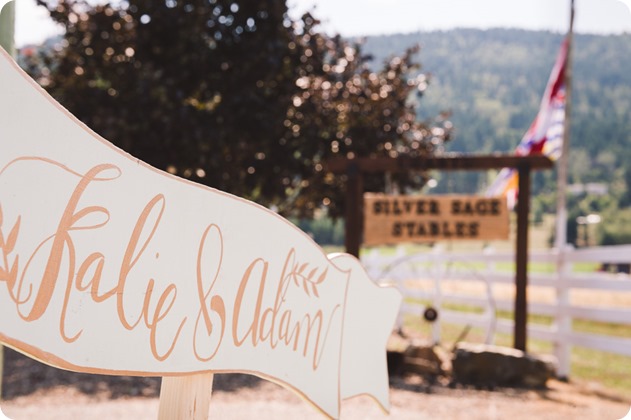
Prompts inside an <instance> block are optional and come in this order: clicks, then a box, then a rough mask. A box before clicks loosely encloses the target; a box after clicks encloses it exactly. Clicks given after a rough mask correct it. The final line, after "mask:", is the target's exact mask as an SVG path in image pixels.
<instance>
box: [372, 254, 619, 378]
mask: <svg viewBox="0 0 631 420" xmlns="http://www.w3.org/2000/svg"><path fill="white" fill-rule="evenodd" d="M514 259H515V257H514V254H512V253H496V252H493V251H485V252H478V253H459V252H445V251H444V250H441V249H440V248H435V249H433V250H432V251H430V252H427V253H420V254H406V252H405V251H404V249H403V248H398V249H397V252H396V253H395V254H393V255H385V254H384V253H382V252H378V251H373V252H370V253H368V254H367V255H364V256H362V263H363V265H364V267H365V268H366V270H367V272H368V274H369V275H370V276H371V277H372V278H373V280H375V281H376V282H379V283H391V284H395V285H396V286H397V287H398V288H399V290H401V292H402V293H403V295H404V303H403V305H402V307H401V312H400V314H399V318H398V321H397V322H398V324H399V326H401V325H402V322H403V316H404V315H406V314H413V315H415V316H420V314H421V313H422V312H423V310H424V309H425V307H426V306H429V305H431V306H432V307H434V308H435V309H437V310H438V311H439V313H440V316H439V321H440V322H444V323H452V324H460V325H470V326H475V327H480V328H482V329H484V330H485V333H486V334H485V336H486V341H487V342H488V343H492V342H493V341H494V336H495V333H498V332H499V333H508V334H512V333H513V331H514V322H513V321H512V320H509V319H498V317H497V311H498V310H500V311H508V312H511V311H513V310H514V301H513V300H512V299H511V298H510V297H508V298H506V297H503V298H502V297H499V298H498V297H497V295H498V293H497V292H498V288H499V287H503V288H504V289H506V287H507V285H514V283H515V274H514V268H513V267H512V265H511V264H512V263H513V262H514ZM529 262H530V263H539V264H543V265H544V266H545V267H544V268H545V270H543V271H544V272H541V270H535V269H534V268H532V267H531V269H529V273H528V284H529V285H531V286H537V287H538V288H543V289H544V290H546V289H547V291H548V293H547V295H546V296H547V298H546V299H541V298H539V299H537V298H531V299H529V302H528V312H529V314H537V315H545V316H548V317H551V318H552V323H551V324H550V325H542V324H534V323H529V324H528V327H527V328H528V336H529V337H533V338H537V339H540V340H544V341H548V342H552V343H553V345H554V349H555V355H556V356H557V358H558V361H559V366H558V373H559V375H560V376H566V377H567V376H569V374H570V350H571V347H572V346H581V347H587V348H591V349H595V350H600V351H606V352H611V353H616V354H620V355H624V356H631V338H623V337H612V336H605V335H602V334H588V333H583V332H578V331H573V328H572V321H573V320H575V319H581V320H587V321H595V322H602V323H614V324H623V325H631V276H629V275H628V274H624V273H611V272H598V271H594V272H581V271H580V267H579V264H581V265H584V264H585V263H595V264H597V265H599V266H606V265H607V264H609V265H611V264H629V263H631V245H619V246H608V247H593V248H583V249H574V248H571V247H568V248H566V249H564V250H561V251H559V250H549V251H539V252H537V251H535V252H531V253H530V255H529ZM454 282H456V283H455V284H456V285H463V284H465V285H466V284H476V285H477V286H478V287H477V288H476V289H477V290H476V291H474V292H472V291H470V290H469V291H468V293H463V292H462V291H456V292H454V290H453V289H454V287H448V285H449V284H450V283H454ZM428 285H429V286H428ZM480 286H481V287H480ZM465 289H466V288H465ZM584 290H596V291H599V292H601V293H606V294H607V295H608V296H610V297H612V299H613V300H616V298H620V296H621V295H624V296H626V297H625V298H623V299H618V300H620V301H621V302H622V304H618V305H617V306H618V307H613V306H612V305H607V304H605V305H602V304H601V305H598V303H602V302H592V301H591V299H587V300H588V302H584V300H585V299H583V302H573V299H571V297H572V294H573V293H574V292H575V291H584ZM465 292H467V290H465ZM583 294H585V292H583ZM546 300H547V301H546ZM574 300H575V301H576V299H574ZM458 306H461V307H465V306H466V307H467V308H475V310H474V312H473V313H472V312H471V311H470V310H469V311H465V310H454V309H453V308H454V307H456V308H457V307H458ZM432 335H433V339H434V340H435V341H439V340H440V325H439V324H438V323H435V325H434V326H433V327H432Z"/></svg>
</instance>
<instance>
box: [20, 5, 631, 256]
mask: <svg viewBox="0 0 631 420" xmlns="http://www.w3.org/2000/svg"><path fill="white" fill-rule="evenodd" d="M40 4H43V5H45V6H46V7H48V8H49V9H50V10H51V14H52V15H53V16H54V18H55V19H56V20H57V21H59V22H61V23H63V24H64V25H65V26H66V28H67V31H66V35H65V36H64V37H63V39H61V40H59V39H56V40H50V41H49V42H48V44H47V45H46V46H45V47H44V48H36V49H34V48H31V49H28V48H26V49H23V50H22V51H21V56H20V57H21V58H20V59H21V65H22V66H23V67H25V68H26V69H27V71H29V72H30V73H31V74H32V75H33V76H34V77H35V78H36V79H37V80H38V81H39V82H40V83H41V84H42V85H43V86H44V87H46V89H48V90H49V92H51V93H52V94H53V95H54V96H55V97H56V98H57V99H59V100H60V101H61V102H62V103H63V104H64V105H65V106H66V107H68V108H69V109H70V110H71V111H72V112H73V113H75V115H77V116H78V117H79V118H80V119H81V120H83V121H84V122H86V123H87V124H88V125H89V126H90V127H92V128H94V129H95V130H96V131H97V132H98V133H100V134H101V135H103V136H104V137H105V138H107V139H108V140H111V141H113V142H114V143H115V144H117V145H118V146H120V147H122V148H123V149H125V150H126V151H128V152H130V153H131V154H132V155H134V156H137V157H139V158H140V159H142V160H145V161H147V162H149V163H150V164H152V165H154V166H156V167H158V168H161V169H165V170H168V171H170V172H172V173H175V174H177V175H179V176H183V177H185V178H189V179H192V180H194V181H196V182H201V183H204V184H207V185H210V186H213V187H217V188H219V189H222V190H225V191H228V192H232V193H235V194H237V195H241V196H243V197H246V198H249V199H253V200H255V201H257V202H259V203H261V204H263V205H265V206H268V207H271V208H273V209H276V210H277V211H279V212H281V213H282V214H284V215H286V216H292V217H301V218H302V217H307V218H313V217H314V215H318V216H321V217H326V216H327V215H330V216H334V217H337V216H339V215H341V214H343V213H342V211H343V208H342V205H343V187H342V182H343V181H344V177H337V178H336V177H333V176H331V175H327V174H326V172H325V171H324V170H323V163H324V161H325V160H326V159H327V158H329V157H332V156H349V157H350V156H371V155H381V156H398V155H400V154H401V153H412V154H419V155H424V154H431V153H443V152H444V151H447V152H452V151H453V152H464V153H491V152H498V151H499V152H506V153H510V152H512V151H513V150H514V148H515V146H516V145H517V143H518V142H519V140H520V139H521V136H522V135H523V133H524V132H525V131H526V130H527V128H528V126H529V125H530V123H531V122H532V120H533V118H534V116H535V115H536V113H537V109H538V107H539V103H540V100H541V95H542V93H543V90H544V87H545V83H546V81H547V78H548V75H549V74H550V69H551V68H552V64H553V62H554V59H555V56H556V54H557V52H558V49H559V46H560V44H561V39H562V34H558V33H552V32H546V31H525V30H518V29H489V30H475V29H454V30H449V31H434V32H417V33H409V34H399V35H388V36H371V37H368V38H364V39H342V38H340V37H336V36H328V35H326V34H324V33H322V32H320V31H319V26H318V21H317V20H316V19H315V18H314V17H313V16H311V15H310V14H306V15H304V16H302V17H301V18H300V19H298V20H291V19H289V18H288V17H287V14H286V12H287V7H286V5H285V3H284V2H275V1H271V0H270V1H267V2H266V1H262V2H256V4H255V3H253V2H252V3H248V4H246V3H245V2H244V3H243V4H241V3H239V2H223V1H214V0H210V1H205V2H196V1H189V2H183V1H181V0H180V1H176V0H169V1H165V2H149V1H129V2H117V3H116V5H103V6H90V5H88V4H86V3H82V2H75V1H68V0H60V1H56V0H46V1H44V0H40ZM419 45H420V48H419V47H418V46H419ZM393 51H394V52H399V55H398V56H393V55H392V52H393ZM419 62H422V63H423V67H422V68H421V67H420V65H419ZM629 68H631V34H624V35H615V36H613V35H610V36H599V35H588V34H576V35H575V48H574V57H573V69H574V91H573V103H572V105H573V109H572V118H573V119H572V127H571V128H572V129H571V144H570V149H571V150H570V160H569V163H570V164H569V183H570V187H571V188H570V189H568V191H566V192H564V193H566V194H568V195H569V196H570V197H569V201H568V203H569V208H568V211H569V216H570V217H569V220H568V223H569V225H570V226H569V231H568V233H569V239H570V241H571V242H572V243H574V244H575V245H581V244H582V243H584V242H585V241H584V240H582V239H581V237H580V233H577V232H579V230H580V229H581V228H580V227H579V226H578V224H577V222H576V219H577V218H579V217H585V216H587V215H589V214H599V215H601V216H602V217H601V222H600V223H599V224H598V225H596V226H592V227H591V228H590V229H591V230H590V232H592V235H591V237H590V241H589V242H590V244H592V245H593V244H601V243H602V244H604V243H607V244H612V243H630V242H631V232H628V231H629V228H628V227H627V226H631V225H630V224H629V223H628V220H627V219H628V217H629V216H628V215H627V213H629V212H631V208H630V206H631V166H630V165H629V164H628V162H629V161H631V147H629V146H631V118H630V116H631V72H629V71H628V69H629ZM428 85H430V88H429V89H427V87H428ZM454 127H455V128H454ZM446 141H449V142H448V143H446ZM494 176H495V172H494V171H489V172H442V173H441V172H434V173H431V174H427V173H423V174H410V176H408V177H407V178H405V179H394V180H393V181H394V184H395V185H398V186H399V187H400V188H399V189H400V190H403V191H406V190H410V189H412V190H419V189H420V188H421V187H422V186H423V185H424V183H425V181H426V180H427V179H428V177H432V178H434V180H435V181H436V182H432V183H430V184H429V185H427V186H426V187H425V188H424V189H423V192H424V193H431V194H434V193H470V194H472V193H478V192H481V191H483V190H484V189H485V187H486V185H488V183H489V182H490V181H491V180H492V179H493V177H494ZM385 183H386V181H385V177H382V176H379V177H374V178H371V179H369V180H368V181H367V183H366V185H367V189H368V190H371V191H382V190H384V189H385V187H386V185H385ZM434 185H435V187H434V188H429V186H434ZM590 186H591V187H590ZM593 187H595V188H593ZM556 197H557V191H556V173H555V171H542V172H535V173H534V174H533V200H532V219H533V222H535V223H539V222H541V221H542V220H543V217H544V215H546V214H553V213H554V212H555V209H556ZM318 209H321V210H323V211H318ZM304 223H307V222H306V221H305V222H304ZM327 223H328V222H323V224H324V225H326V224H327ZM551 234H552V232H551Z"/></svg>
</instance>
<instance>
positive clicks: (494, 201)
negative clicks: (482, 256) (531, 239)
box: [364, 193, 509, 245]
mask: <svg viewBox="0 0 631 420" xmlns="http://www.w3.org/2000/svg"><path fill="white" fill-rule="evenodd" d="M508 234H509V218H508V210H507V207H506V200H505V199H503V198H501V197H479V196H471V195H443V196H435V195H432V196H428V195H425V196H402V195H400V196H388V195H384V194H370V193H367V194H365V195H364V244H366V245H382V244H396V243H402V242H437V241H461V240H492V239H508Z"/></svg>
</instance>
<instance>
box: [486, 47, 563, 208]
mask: <svg viewBox="0 0 631 420" xmlns="http://www.w3.org/2000/svg"><path fill="white" fill-rule="evenodd" d="M568 44H569V40H568V38H566V39H565V40H564V41H563V44H562V45H561V50H560V51H559V54H558V55H557V59H556V62H555V63H554V67H553V68H552V73H551V74H550V78H549V79H548V84H547V85H546V90H545V92H544V94H543V98H542V99H541V105H540V106H539V112H538V113H537V116H536V117H535V120H534V121H533V122H532V124H531V125H530V128H529V129H528V131H526V134H524V137H523V138H522V139H521V142H519V145H518V146H517V148H516V149H515V154H516V155H517V156H529V155H538V154H543V155H546V156H548V157H549V158H550V159H552V160H557V159H559V158H560V157H561V153H562V150H563V124H564V119H565V69H566V66H567V54H568ZM517 185H518V182H517V171H516V170H515V169H513V168H504V169H502V170H501V171H500V173H499V175H498V176H497V178H495V180H494V181H493V183H492V184H491V185H490V186H489V188H488V189H487V191H486V195H488V196H498V195H505V196H506V197H507V200H508V206H509V208H513V207H514V204H515V200H516V197H517Z"/></svg>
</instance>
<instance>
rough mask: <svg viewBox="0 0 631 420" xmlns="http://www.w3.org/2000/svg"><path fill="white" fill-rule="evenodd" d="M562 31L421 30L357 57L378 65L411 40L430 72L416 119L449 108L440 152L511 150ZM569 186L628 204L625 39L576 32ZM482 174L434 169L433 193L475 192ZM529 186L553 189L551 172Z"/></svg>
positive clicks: (630, 128)
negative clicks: (598, 187)
mask: <svg viewBox="0 0 631 420" xmlns="http://www.w3.org/2000/svg"><path fill="white" fill-rule="evenodd" d="M562 37H563V36H562V35H561V34H556V33H551V32H536V31H524V30H513V29H493V30H486V31H485V30H473V29H458V30H452V31H438V32H420V33H412V34H405V35H391V36H379V37H370V38H367V39H366V40H365V43H364V46H363V48H364V53H369V54H372V55H374V57H375V62H376V63H379V62H381V61H382V60H383V59H385V58H386V57H387V56H388V55H390V54H393V53H396V52H397V51H403V50H404V49H405V48H407V47H409V46H411V45H415V44H418V45H420V47H421V51H420V53H419V56H418V60H419V61H420V62H421V64H422V72H424V73H427V74H431V77H430V78H429V87H428V89H427V90H426V93H425V95H424V97H423V98H422V99H421V102H420V116H421V117H422V118H431V117H433V116H434V115H436V114H437V113H438V112H439V111H442V110H449V111H451V112H452V113H453V115H452V117H451V120H452V121H453V123H454V126H455V134H454V139H453V141H452V142H450V143H448V145H447V147H448V151H459V152H472V153H473V152H478V153H488V152H494V151H500V152H511V151H512V150H513V149H514V147H515V146H516V145H517V143H518V142H519V140H520V139H521V136H522V135H523V133H524V132H525V131H526V130H527V128H528V126H529V125H530V123H531V122H532V120H533V118H534V117H535V115H536V113H537V109H538V107H539V102H540V100H541V96H542V94H543V90H544V88H545V85H546V81H547V79H548V76H549V74H550V71H551V69H552V66H553V63H554V60H555V57H556V54H557V53H558V50H559V47H560V44H561V42H562ZM574 39H575V43H574V59H573V74H574V89H573V101H572V103H573V109H572V131H571V134H572V139H571V160H570V182H573V183H586V182H604V183H607V184H608V185H609V188H610V192H612V193H613V194H615V195H616V196H617V197H618V198H619V199H620V200H621V202H622V203H624V204H626V205H628V204H629V203H630V202H631V200H630V197H629V190H630V189H631V188H627V187H628V186H631V166H630V165H629V164H628V162H629V161H631V147H629V146H631V118H630V117H631V35H622V36H595V35H582V34H577V35H576V36H575V38H574ZM486 175H487V174H477V176H476V175H473V174H466V175H464V174H462V175H460V176H459V175H448V176H447V175H444V174H443V175H442V179H443V181H444V180H447V181H449V182H439V185H438V187H437V190H439V191H443V192H444V191H454V192H455V191H462V190H464V191H466V192H473V191H475V190H476V189H480V188H483V187H484V185H485V183H486V182H487V179H486ZM535 178H536V186H535V192H542V191H544V190H546V189H550V188H553V187H554V184H553V183H551V182H550V181H551V180H552V179H553V174H552V173H551V172H549V173H547V174H545V175H543V174H539V175H537V176H536V177H535Z"/></svg>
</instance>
